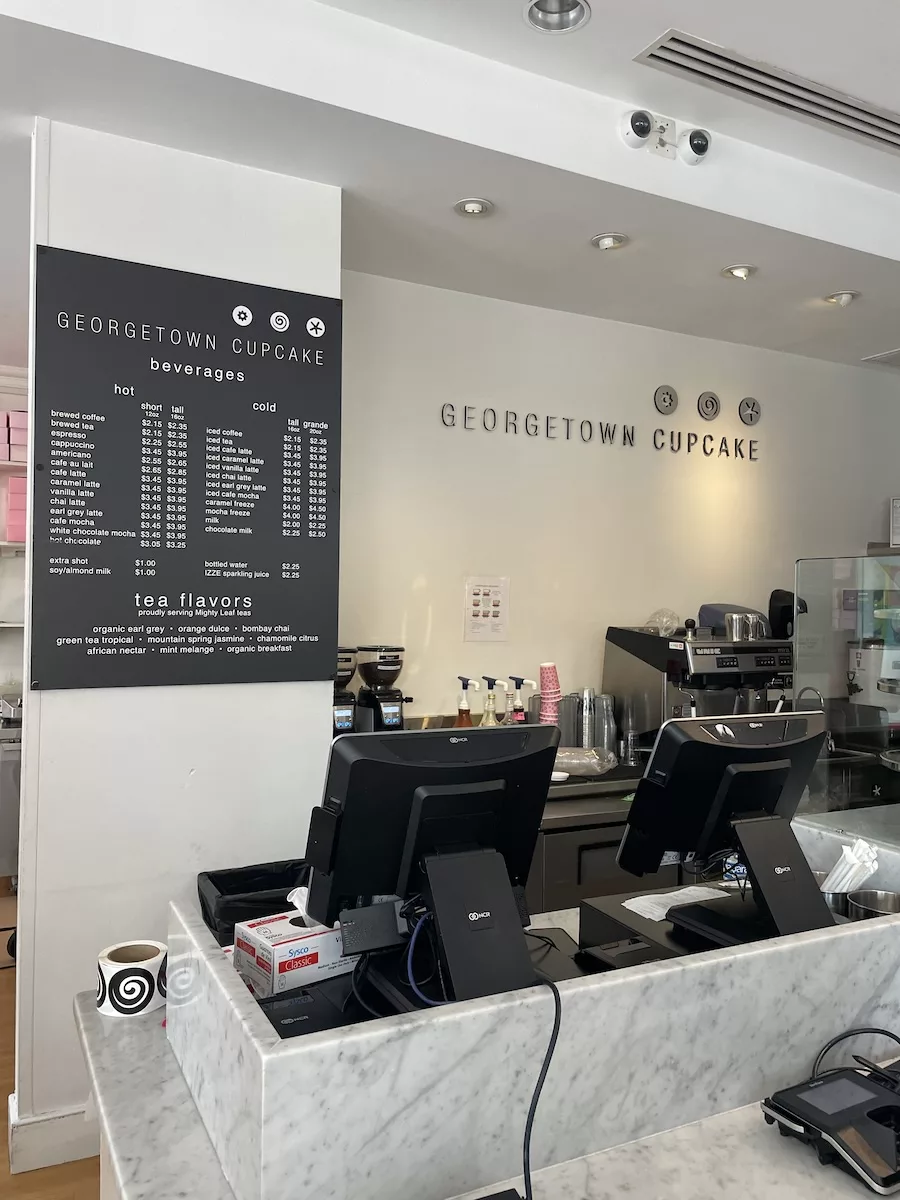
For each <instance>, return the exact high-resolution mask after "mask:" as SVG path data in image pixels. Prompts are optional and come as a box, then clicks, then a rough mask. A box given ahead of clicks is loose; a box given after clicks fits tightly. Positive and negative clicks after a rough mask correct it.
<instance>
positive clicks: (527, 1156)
mask: <svg viewBox="0 0 900 1200" xmlns="http://www.w3.org/2000/svg"><path fill="white" fill-rule="evenodd" d="M531 936H532V937H540V935H539V934H532V935H531ZM541 941H548V942H549V941H550V939H549V938H541ZM550 944H551V945H552V944H553V943H552V942H551V943H550ZM541 982H542V983H543V984H544V986H545V987H548V988H549V989H550V991H551V992H552V993H553V1008H554V1013H553V1032H552V1033H551V1034H550V1041H549V1043H548V1044H547V1053H546V1054H545V1055H544V1061H543V1063H542V1064H541V1073H540V1075H538V1080H537V1083H536V1084H535V1085H534V1092H533V1093H532V1096H531V1104H530V1105H529V1108H528V1117H527V1118H526V1120H525V1140H524V1142H523V1143H522V1169H523V1174H524V1176H525V1200H534V1196H533V1192H532V1190H531V1133H532V1130H533V1128H534V1117H535V1113H536V1112H537V1106H538V1101H539V1100H540V1098H541V1091H542V1090H543V1087H544V1080H545V1079H546V1078H547V1072H548V1071H549V1070H550V1062H551V1059H552V1058H553V1051H554V1050H555V1049H556V1043H557V1041H558V1040H559V1027H560V1023H561V1022H562V1000H561V998H560V995H559V988H558V987H557V986H556V984H555V983H553V982H551V980H549V979H543V980H541Z"/></svg>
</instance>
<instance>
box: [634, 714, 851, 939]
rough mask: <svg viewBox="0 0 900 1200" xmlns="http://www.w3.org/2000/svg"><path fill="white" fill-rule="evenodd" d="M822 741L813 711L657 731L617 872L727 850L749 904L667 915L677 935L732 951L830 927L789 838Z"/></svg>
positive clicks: (819, 719) (735, 901) (820, 717)
mask: <svg viewBox="0 0 900 1200" xmlns="http://www.w3.org/2000/svg"><path fill="white" fill-rule="evenodd" d="M824 740H825V716H824V714H823V713H820V712H804V713H762V714H757V715H751V716H733V717H689V718H683V719H681V720H673V721H667V722H666V723H665V724H664V725H663V726H662V727H661V729H660V731H659V734H658V736H657V739H656V744H655V746H654V747H653V754H652V756H651V758H650V762H649V763H648V765H647V770H646V772H645V773H644V777H643V778H642V779H641V781H640V783H639V784H638V787H637V791H636V793H635V798H634V801H633V803H632V805H631V809H630V812H629V815H628V827H627V829H626V831H625V834H624V836H623V837H622V843H621V845H620V846H619V853H618V862H619V865H620V866H621V867H623V868H624V869H625V870H626V871H629V872H631V874H633V875H645V874H652V873H653V872H654V871H658V870H659V867H660V863H661V861H662V858H663V855H664V854H665V853H666V852H667V851H677V852H678V853H680V854H681V855H682V857H684V856H687V855H693V860H692V861H693V863H694V864H696V866H697V867H699V866H700V865H701V864H703V863H705V862H708V861H709V860H710V859H711V858H713V857H714V856H717V857H721V856H723V855H724V854H725V853H727V852H729V851H733V852H734V853H735V854H736V856H737V857H738V858H739V859H740V861H741V862H743V864H744V865H745V867H746V869H747V876H748V879H749V880H750V883H751V885H752V889H753V896H752V899H747V898H744V897H743V896H728V897H725V898H724V899H722V900H712V901H705V902H704V903H702V904H689V905H683V906H681V907H677V908H672V909H670V911H669V920H670V921H671V922H672V924H673V925H674V926H675V928H676V929H677V930H683V931H687V932H689V933H691V934H695V935H699V936H700V937H701V938H702V939H704V940H705V941H708V942H712V943H713V944H714V945H719V946H732V945H737V944H739V943H741V942H746V941H756V940H758V939H761V938H765V937H772V936H774V935H776V934H788V933H799V932H801V931H804V930H808V929H822V928H826V927H827V926H829V925H832V924H833V923H834V918H833V916H832V914H831V913H830V912H829V910H828V908H827V906H826V904H825V901H824V899H823V897H822V893H821V892H820V890H819V888H818V885H817V884H816V881H815V878H814V877H813V874H812V872H811V871H810V869H809V866H808V864H807V862H806V859H805V857H804V855H803V852H802V850H801V849H800V846H799V844H798V842H797V839H796V838H795V837H794V834H793V832H792V830H791V818H792V817H793V815H794V813H795V812H796V809H797V805H798V804H799V802H800V798H801V796H802V795H803V789H804V787H805V786H806V782H807V780H808V778H809V776H810V774H811V772H812V769H813V767H814V765H815V762H816V758H817V757H818V754H819V751H820V749H821V748H822V744H823V742H824Z"/></svg>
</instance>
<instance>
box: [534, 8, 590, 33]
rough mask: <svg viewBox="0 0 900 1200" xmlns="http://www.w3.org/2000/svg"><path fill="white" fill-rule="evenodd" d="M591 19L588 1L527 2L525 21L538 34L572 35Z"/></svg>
mask: <svg viewBox="0 0 900 1200" xmlns="http://www.w3.org/2000/svg"><path fill="white" fill-rule="evenodd" d="M590 19H591V6H590V5H589V4H588V0H528V3H527V4H526V5H525V20H526V21H527V22H528V24H529V25H530V26H531V27H532V29H537V30H538V32H539V33H574V32H575V30H576V29H583V28H584V27H585V25H587V23H588V21H589V20H590Z"/></svg>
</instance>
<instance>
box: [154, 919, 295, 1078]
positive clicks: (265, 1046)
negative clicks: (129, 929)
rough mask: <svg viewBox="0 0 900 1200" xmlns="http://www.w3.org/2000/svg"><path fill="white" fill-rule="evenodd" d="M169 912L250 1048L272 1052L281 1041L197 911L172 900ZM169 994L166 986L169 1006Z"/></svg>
mask: <svg viewBox="0 0 900 1200" xmlns="http://www.w3.org/2000/svg"><path fill="white" fill-rule="evenodd" d="M169 911H170V914H171V916H172V917H174V918H175V919H176V920H177V921H178V922H179V924H180V925H181V927H182V930H183V932H184V933H185V934H187V936H188V937H189V938H190V939H191V940H192V941H193V943H194V946H195V947H196V949H197V951H198V953H199V954H200V955H201V957H202V958H203V959H204V961H205V963H206V966H207V968H208V970H209V972H210V975H211V977H212V979H213V980H214V981H215V984H216V987H217V988H218V989H219V991H220V992H221V993H222V995H223V996H224V997H225V999H226V1000H228V1001H229V1002H230V1003H231V1005H232V1007H233V1008H234V1009H235V1010H236V1013H237V1016H238V1019H239V1020H240V1023H241V1025H242V1026H243V1029H244V1032H245V1033H246V1034H247V1036H248V1038H249V1039H250V1041H251V1042H252V1043H253V1045H254V1046H255V1047H256V1048H257V1049H258V1050H259V1052H260V1053H261V1054H262V1055H265V1054H266V1053H271V1052H272V1051H274V1050H276V1049H277V1048H278V1046H279V1045H280V1044H281V1038H280V1037H279V1036H278V1034H277V1033H276V1032H275V1030H274V1029H273V1028H272V1026H271V1025H270V1024H269V1022H268V1021H267V1020H266V1018H265V1016H264V1015H263V1013H262V1011H261V1010H260V1007H259V1003H258V1002H257V1000H255V999H254V997H253V995H252V994H251V992H250V990H249V988H248V987H247V985H246V984H245V983H244V981H243V980H242V979H241V977H240V975H239V974H238V973H237V971H236V970H235V968H234V963H233V962H232V961H231V960H230V959H229V958H228V957H227V956H226V955H225V953H224V952H223V950H222V947H221V946H220V945H219V943H218V942H217V941H216V939H215V937H213V935H212V933H211V932H210V930H209V929H208V927H207V925H206V922H205V921H204V920H203V917H202V916H201V914H200V911H199V909H195V908H192V907H191V906H189V905H186V904H182V903H179V902H178V901H175V900H172V901H170V903H169ZM170 953H171V947H170ZM172 991H173V989H172V987H171V985H170V988H169V1002H170V1003H171V1001H172Z"/></svg>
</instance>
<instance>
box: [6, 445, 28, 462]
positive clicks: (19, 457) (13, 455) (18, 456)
mask: <svg viewBox="0 0 900 1200" xmlns="http://www.w3.org/2000/svg"><path fill="white" fill-rule="evenodd" d="M27 457H28V447H27V446H10V448H9V461H10V462H21V463H23V462H25V460H26V458H27Z"/></svg>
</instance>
